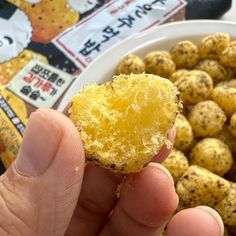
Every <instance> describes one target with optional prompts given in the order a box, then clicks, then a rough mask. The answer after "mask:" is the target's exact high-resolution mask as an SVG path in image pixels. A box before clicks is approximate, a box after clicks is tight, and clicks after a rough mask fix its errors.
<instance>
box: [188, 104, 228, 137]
mask: <svg viewBox="0 0 236 236" xmlns="http://www.w3.org/2000/svg"><path fill="white" fill-rule="evenodd" d="M188 119H189V122H190V124H191V126H192V128H193V131H194V134H195V135H196V136H197V137H206V136H212V135H215V134H216V133H218V132H219V131H220V130H221V129H222V128H223V126H224V124H225V122H226V120H227V118H226V115H225V114H224V111H223V110H222V109H221V108H220V107H219V106H218V105H217V103H215V102H213V101H210V100H206V101H202V102H199V103H197V104H196V105H195V106H194V107H193V109H192V110H191V111H190V113H189V115H188Z"/></svg>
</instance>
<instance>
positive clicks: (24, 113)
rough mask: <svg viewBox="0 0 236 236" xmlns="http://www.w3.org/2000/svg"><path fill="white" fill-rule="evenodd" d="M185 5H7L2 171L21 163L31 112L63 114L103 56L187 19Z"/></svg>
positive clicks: (80, 0)
mask: <svg viewBox="0 0 236 236" xmlns="http://www.w3.org/2000/svg"><path fill="white" fill-rule="evenodd" d="M185 6H186V1H184V0H1V1H0V29H1V30H0V159H1V162H0V172H1V173H3V172H4V171H5V169H6V168H8V167H9V165H10V164H11V163H12V162H13V161H14V160H15V158H16V156H17V153H18V150H19V147H20V144H21V141H22V136H23V133H24V129H25V126H26V124H27V120H28V117H29V115H30V113H31V112H33V111H34V110H35V109H37V108H53V109H57V107H58V105H59V104H60V102H61V101H62V99H63V96H64V95H65V94H66V92H67V90H68V88H69V87H70V86H71V85H72V84H73V82H74V81H75V80H79V79H80V73H81V72H82V71H83V70H84V69H86V67H88V66H89V64H90V63H91V62H92V61H94V60H95V59H96V58H97V57H98V56H99V55H100V54H101V53H103V52H104V51H105V50H107V49H108V48H109V47H111V46H113V45H114V44H116V43H118V42H120V41H121V40H123V39H125V38H126V37H128V36H130V35H132V34H135V33H137V32H141V31H143V30H146V29H149V28H151V27H152V26H154V25H159V24H162V23H165V22H169V21H177V20H183V19H184V9H185Z"/></svg>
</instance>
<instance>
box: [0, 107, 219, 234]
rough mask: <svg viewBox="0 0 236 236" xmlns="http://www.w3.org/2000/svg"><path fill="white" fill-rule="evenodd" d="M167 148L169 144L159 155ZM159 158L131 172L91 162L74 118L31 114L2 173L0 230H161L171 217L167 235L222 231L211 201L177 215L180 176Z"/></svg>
mask: <svg viewBox="0 0 236 236" xmlns="http://www.w3.org/2000/svg"><path fill="white" fill-rule="evenodd" d="M169 139H170V140H172V141H173V139H174V133H173V131H171V132H170V134H169ZM168 153H169V150H167V149H166V148H165V147H163V149H162V150H161V151H160V153H159V154H158V155H157V156H156V157H155V158H154V159H153V161H154V162H157V161H159V162H161V161H163V160H164V159H165V158H166V156H167V155H168ZM154 162H153V163H150V164H149V165H148V166H147V167H145V168H144V169H143V170H142V171H141V172H139V173H135V174H130V175H126V176H124V175H122V174H117V173H112V172H110V171H109V170H105V169H103V168H100V167H98V166H95V165H92V164H85V158H84V150H83V145H82V142H81V139H80V136H79V133H78V131H77V130H76V128H75V127H74V125H73V124H72V122H71V121H70V120H69V119H68V118H67V117H66V116H65V115H63V114H60V113H58V112H56V111H53V110H47V109H39V110H38V111H36V112H34V113H32V114H31V117H30V119H29V122H28V125H27V128H26V130H25V133H24V138H23V143H22V145H21V149H20V151H19V154H18V157H17V160H16V161H15V162H14V163H13V164H12V165H11V167H10V168H9V169H8V170H7V171H6V173H5V174H3V175H2V176H1V177H0V211H1V214H0V235H1V236H5V235H14V236H17V235H20V236H21V235H24V236H28V235H29V236H32V235H34V236H42V235H46V236H47V235H49V236H63V235H66V236H78V235H82V236H97V235H98V236H113V235H116V236H126V235H127V236H130V235H137V236H139V235H142V236H157V235H159V234H160V233H161V231H162V230H163V228H164V227H165V225H166V222H167V221H169V220H170V221H169V224H168V227H167V235H168V236H179V235H182V236H185V235H191V236H198V235H201V236H204V235H206V236H207V235H211V236H221V235H223V231H222V227H223V224H222V221H221V220H220V219H219V216H218V215H217V213H216V212H214V211H213V210H212V209H210V208H206V207H205V208H204V207H202V208H201V207H200V208H191V209H187V210H184V211H181V212H179V213H178V214H176V215H174V216H173V217H172V215H173V213H174V211H175V209H176V207H177V205H178V196H177V194H176V192H175V187H174V184H173V179H172V178H171V176H170V174H169V173H168V171H167V170H166V169H165V168H164V167H163V166H161V165H160V164H158V163H154ZM118 190H119V191H118ZM206 224H207V227H204V226H206ZM206 228H207V229H206Z"/></svg>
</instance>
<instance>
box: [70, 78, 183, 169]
mask: <svg viewBox="0 0 236 236" xmlns="http://www.w3.org/2000/svg"><path fill="white" fill-rule="evenodd" d="M180 105H181V104H180V102H179V96H178V91H177V88H176V87H175V86H174V85H173V84H172V83H171V82H170V81H169V80H167V79H164V78H161V77H159V76H155V75H149V74H131V75H119V76H115V77H114V79H113V80H112V81H109V82H107V83H105V84H102V85H96V84H90V85H87V86H85V87H84V88H83V89H81V90H80V92H79V93H78V94H77V95H75V96H74V97H73V99H72V106H71V108H70V119H71V120H72V121H73V123H74V124H75V126H76V127H77V128H78V130H79V131H80V133H81V137H82V140H83V142H84V147H85V154H86V158H87V160H88V161H93V162H95V163H97V164H98V165H100V166H103V167H105V168H109V169H111V170H114V171H119V172H122V173H130V172H137V171H140V170H141V169H142V168H143V167H144V166H146V165H147V164H148V163H149V162H150V161H151V160H152V158H153V157H154V156H155V155H156V154H157V153H158V152H159V150H160V149H161V147H162V146H163V145H164V144H166V145H167V146H168V147H170V145H171V144H170V141H169V140H168V138H167V133H168V131H169V130H170V128H171V127H172V126H173V124H174V122H175V118H176V114H177V112H178V110H179V107H180Z"/></svg>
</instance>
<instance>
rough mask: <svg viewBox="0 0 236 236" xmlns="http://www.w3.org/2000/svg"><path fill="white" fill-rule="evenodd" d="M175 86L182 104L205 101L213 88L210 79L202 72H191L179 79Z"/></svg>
mask: <svg viewBox="0 0 236 236" xmlns="http://www.w3.org/2000/svg"><path fill="white" fill-rule="evenodd" d="M175 85H176V86H177V88H178V89H179V91H180V93H181V99H182V101H183V102H184V103H187V104H188V103H189V104H195V103H197V102H200V101H203V100H206V99H207V98H208V96H209V94H210V92H211V90H212V88H213V82H212V79H211V77H210V76H209V75H208V74H207V73H206V72H204V71H199V70H192V71H189V72H188V73H186V74H184V75H183V76H182V77H181V78H179V79H178V80H177V81H176V82H175Z"/></svg>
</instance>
